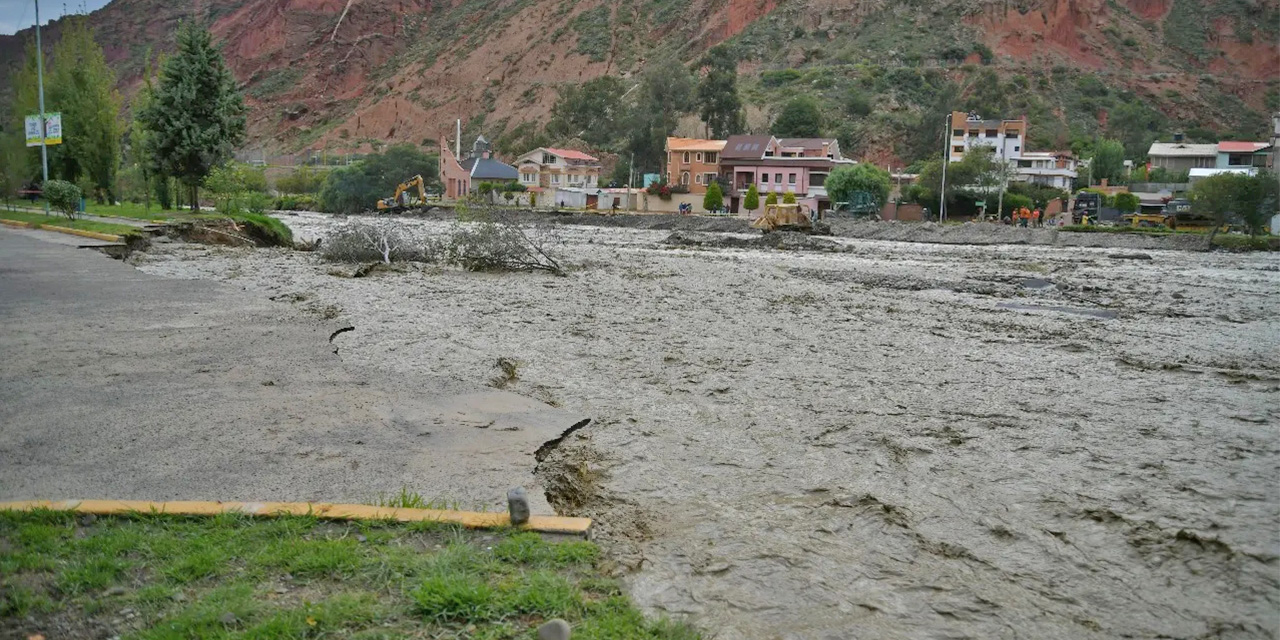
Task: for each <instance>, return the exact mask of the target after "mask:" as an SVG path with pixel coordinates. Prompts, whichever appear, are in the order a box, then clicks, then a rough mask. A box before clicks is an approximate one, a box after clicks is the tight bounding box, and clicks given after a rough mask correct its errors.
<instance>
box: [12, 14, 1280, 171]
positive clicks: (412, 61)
mask: <svg viewBox="0 0 1280 640" xmlns="http://www.w3.org/2000/svg"><path fill="white" fill-rule="evenodd" d="M175 4H186V3H169V2H164V1H162V0H115V1H114V2H112V3H111V4H109V5H108V6H106V7H105V8H103V9H101V10H99V11H97V12H95V13H94V14H93V16H92V21H93V24H94V27H95V30H96V32H97V33H98V35H99V41H100V42H101V43H103V44H104V48H105V49H106V52H107V56H108V60H109V61H110V62H111V63H112V65H113V66H114V67H115V68H116V69H117V70H118V72H119V74H120V83H121V85H122V87H123V88H124V89H125V90H126V92H128V91H129V90H131V89H132V88H133V87H134V86H135V85H136V83H137V81H138V76H139V73H140V70H141V69H142V63H143V59H144V58H145V54H146V52H147V51H148V49H149V48H150V49H154V50H155V51H165V50H167V49H168V48H170V47H171V46H172V34H173V29H174V27H175V26H176V24H177V22H178V21H179V20H180V19H183V18H189V17H190V14H191V11H192V9H191V7H190V6H189V5H188V6H182V7H179V6H174V5H175ZM199 12H200V13H199V15H200V17H201V19H204V20H208V21H209V22H210V24H211V25H212V29H213V31H214V33H215V36H216V37H217V38H218V39H219V40H220V41H221V42H222V43H223V47H224V50H225V52H226V54H227V57H228V60H229V63H230V65H231V67H232V69H233V71H234V72H235V74H236V77H237V78H238V79H239V80H240V81H241V82H242V83H244V87H245V91H246V96H247V100H248V102H249V104H250V106H251V108H252V109H251V118H250V132H251V141H250V143H249V145H248V146H249V147H251V148H260V149H265V150H269V151H272V152H297V151H301V150H304V149H318V148H328V149H334V150H342V149H367V148H369V147H370V146H373V145H376V144H378V143H382V142H390V141H408V142H413V143H424V142H429V141H431V140H434V139H436V138H437V137H439V136H440V135H442V134H445V133H447V132H448V131H450V130H451V129H452V123H453V121H454V119H455V118H461V119H462V120H463V121H464V123H467V130H468V132H469V133H470V132H478V131H480V130H483V131H484V133H486V135H488V136H489V137H490V138H491V139H493V138H496V137H499V136H501V134H502V133H503V132H504V131H506V132H510V131H512V130H513V129H515V128H516V127H517V125H518V124H519V123H522V122H527V121H529V122H544V121H545V120H546V118H547V116H548V114H549V111H550V108H551V105H552V104H553V102H554V100H555V97H556V94H557V87H558V86H560V85H562V84H564V83H570V82H582V81H584V80H587V79H590V78H592V77H595V76H598V75H602V74H617V75H622V76H624V77H629V76H630V75H631V74H633V73H635V72H637V71H638V70H639V69H641V68H642V67H643V65H644V64H645V62H646V60H648V59H651V58H652V57H653V56H654V55H656V54H658V53H659V52H663V51H672V52H676V53H678V55H679V56H680V58H681V59H683V60H686V61H692V60H695V59H696V58H697V57H698V56H699V55H700V54H701V53H702V52H704V51H705V50H706V49H707V48H709V47H710V46H712V45H715V44H718V43H722V42H724V43H727V44H728V45H730V46H733V47H735V48H736V49H737V51H738V52H739V53H740V54H741V55H742V57H743V62H742V64H741V67H740V71H741V73H742V79H741V82H740V84H741V86H742V89H743V93H744V98H745V99H746V101H747V102H748V104H749V109H748V115H749V119H748V121H749V124H750V125H751V126H752V127H753V128H755V129H763V128H767V124H768V120H769V116H770V114H771V113H772V112H773V111H774V110H775V109H776V107H777V105H778V104H779V102H781V101H783V100H785V99H787V98H788V97H789V96H791V95H794V94H795V93H797V92H806V93H812V94H815V95H817V96H819V97H820V98H821V100H822V102H823V104H824V105H825V106H826V108H827V115H828V119H829V121H830V122H829V123H828V129H829V130H830V133H832V134H836V133H839V134H840V135H841V136H842V138H845V139H846V141H847V143H848V144H850V145H852V146H854V147H856V148H857V150H858V154H859V155H862V156H865V157H868V158H871V159H875V160H877V161H882V162H896V161H903V160H911V159H913V158H916V157H919V156H920V155H922V154H923V153H924V152H925V149H928V148H930V147H929V141H930V140H929V138H930V137H931V136H932V135H933V134H932V133H929V134H928V135H925V134H922V133H920V131H921V127H922V126H923V123H925V122H932V119H933V116H934V114H935V112H938V113H940V112H941V110H942V109H944V108H949V107H950V106H955V107H957V108H961V107H964V108H981V109H982V110H984V111H987V112H990V113H995V112H997V111H999V112H1002V113H1003V114H1004V115H1010V116H1013V115H1020V114H1022V113H1026V114H1027V115H1028V116H1029V117H1031V118H1032V133H1033V136H1034V137H1035V138H1036V142H1037V143H1038V144H1039V145H1040V146H1062V145H1068V144H1070V143H1071V142H1072V140H1073V139H1074V140H1078V139H1080V138H1082V137H1089V136H1092V135H1094V134H1097V133H1099V132H1107V133H1109V134H1112V135H1122V136H1129V137H1132V138H1133V139H1132V140H1130V141H1129V143H1130V146H1131V147H1133V148H1137V147H1139V146H1141V144H1142V139H1143V138H1144V137H1155V136H1156V135H1159V134H1162V133H1167V132H1169V131H1171V130H1173V129H1175V128H1176V129H1187V130H1191V131H1194V132H1197V133H1199V134H1200V135H1203V136H1212V135H1217V134H1223V135H1232V136H1253V135H1261V133H1262V130H1263V129H1264V128H1265V126H1266V124H1267V117H1266V115H1265V114H1266V113H1267V112H1268V111H1269V110H1271V109H1275V108H1276V107H1277V105H1276V104H1274V103H1275V102H1276V100H1277V95H1278V93H1280V90H1278V89H1277V78H1280V54H1278V53H1277V50H1276V46H1275V43H1276V42H1277V41H1280V35H1278V34H1277V28H1278V27H1277V25H1280V0H939V1H927V0H908V1H905V2H903V1H899V2H893V1H890V0H790V1H788V0H614V1H611V2H601V1H599V0H582V1H577V2H575V1H573V0H383V1H376V2H375V1H373V0H350V1H348V0H222V1H213V0H204V2H203V3H202V6H201V8H200V9H199ZM57 32H58V29H57V26H56V25H55V26H54V27H53V28H51V29H49V30H48V33H49V37H48V39H47V41H49V42H52V41H54V40H56V37H57ZM24 36H25V34H19V35H18V36H12V37H0V54H3V59H6V60H11V61H12V60H16V59H17V58H19V57H20V53H21V46H22V45H21V42H22V38H23V37H24ZM851 94H860V95H862V96H863V98H864V99H866V100H869V101H870V104H871V107H872V109H871V112H870V113H869V114H868V115H865V116H863V115H861V111H860V110H857V109H854V110H849V109H847V108H846V107H847V106H848V104H847V101H848V99H849V96H850V95H851ZM851 114H852V115H851ZM854 116H856V117H854ZM1117 117H1119V120H1117ZM1117 122H1119V123H1120V124H1117ZM926 128H927V127H926ZM528 129H529V127H525V128H524V130H525V131H527V130H528ZM1121 129H1123V130H1121ZM1139 133H1141V135H1139ZM938 135H940V134H938ZM938 142H939V145H940V142H941V139H940V138H938Z"/></svg>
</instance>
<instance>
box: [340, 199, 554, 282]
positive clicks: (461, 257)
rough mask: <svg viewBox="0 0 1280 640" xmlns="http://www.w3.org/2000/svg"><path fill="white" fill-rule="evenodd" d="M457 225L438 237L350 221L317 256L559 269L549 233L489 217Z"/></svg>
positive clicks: (482, 215)
mask: <svg viewBox="0 0 1280 640" xmlns="http://www.w3.org/2000/svg"><path fill="white" fill-rule="evenodd" d="M476 217H478V218H481V219H483V220H484V221H481V222H476V223H469V224H466V225H459V226H457V227H455V228H454V229H452V230H451V231H449V232H448V233H446V234H444V235H443V236H441V237H438V238H427V239H423V240H418V239H414V238H413V237H411V236H409V235H408V234H406V233H404V232H403V231H402V230H401V229H400V227H399V226H397V225H396V224H395V223H391V222H387V221H383V222H376V223H360V222H356V223H351V224H349V225H347V226H345V227H343V228H341V229H339V230H338V232H337V233H335V234H333V235H332V236H331V237H329V238H328V239H326V240H325V241H324V243H323V245H322V247H323V248H322V249H321V257H323V258H324V259H325V260H329V261H331V262H381V263H384V264H390V263H392V262H403V261H411V262H433V263H443V264H451V265H454V266H458V267H462V268H463V269H466V270H468V271H549V272H551V273H554V274H557V275H560V274H562V273H563V269H562V268H561V266H560V263H559V261H558V260H557V259H556V258H555V256H553V255H552V254H551V252H550V250H549V249H548V246H549V245H550V238H548V237H546V236H544V235H542V234H540V233H537V232H535V233H533V234H531V233H529V231H528V230H526V229H525V228H524V227H522V226H520V225H518V224H514V223H509V222H493V221H490V220H488V219H487V218H488V216H487V212H481V213H480V214H477V216H476Z"/></svg>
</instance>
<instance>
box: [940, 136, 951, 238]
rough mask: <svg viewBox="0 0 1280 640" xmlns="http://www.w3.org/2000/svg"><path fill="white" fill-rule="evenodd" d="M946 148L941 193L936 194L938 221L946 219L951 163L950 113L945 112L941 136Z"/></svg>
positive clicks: (943, 157) (943, 158) (943, 155)
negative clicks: (949, 166)
mask: <svg viewBox="0 0 1280 640" xmlns="http://www.w3.org/2000/svg"><path fill="white" fill-rule="evenodd" d="M942 143H943V144H945V145H946V150H945V151H943V154H942V188H941V189H939V191H941V192H942V193H941V194H940V195H939V196H938V222H942V221H943V220H946V219H947V165H949V164H951V114H950V113H948V114H947V130H946V133H945V134H944V135H943V136H942Z"/></svg>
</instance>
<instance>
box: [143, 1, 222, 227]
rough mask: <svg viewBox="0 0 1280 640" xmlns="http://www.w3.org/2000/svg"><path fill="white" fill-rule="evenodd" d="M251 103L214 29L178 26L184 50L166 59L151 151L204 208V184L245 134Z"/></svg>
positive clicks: (149, 114) (151, 122)
mask: <svg viewBox="0 0 1280 640" xmlns="http://www.w3.org/2000/svg"><path fill="white" fill-rule="evenodd" d="M244 113H245V107H244V100H243V98H241V96H240V92H239V91H237V90H236V83H235V78H233V77H232V76H231V71H229V70H228V69H227V65H226V62H225V61H224V60H223V58H222V53H221V52H219V51H218V49H216V48H215V47H214V46H213V40H212V37H211V36H210V35H209V31H208V30H207V29H205V28H204V27H201V26H198V25H196V24H195V23H190V22H189V23H184V24H183V25H182V26H180V27H179V28H178V51H177V53H175V54H174V55H172V56H170V57H169V58H168V59H166V60H165V62H164V68H163V70H162V71H161V74H160V85H159V86H158V87H157V88H156V91H155V96H154V99H153V100H152V101H151V103H150V104H149V105H148V106H147V110H146V111H145V112H144V113H141V114H139V118H141V120H142V122H143V123H144V125H145V127H146V128H147V130H148V131H150V133H151V138H150V145H151V152H152V153H153V154H155V158H156V162H157V164H158V166H159V168H160V171H161V173H163V174H165V175H169V176H174V177H176V178H178V179H180V180H181V181H182V183H183V185H185V186H186V187H187V189H188V190H189V192H190V194H191V209H192V210H193V211H198V210H199V209H200V201H199V189H200V184H201V183H202V182H203V181H204V179H205V178H206V177H207V176H208V175H209V172H210V171H212V170H213V168H214V167H216V166H218V165H220V164H222V163H223V162H226V161H227V159H229V158H230V157H231V154H232V152H233V151H234V150H235V148H236V146H238V145H239V144H240V143H241V142H242V141H243V140H244V134H245V117H244Z"/></svg>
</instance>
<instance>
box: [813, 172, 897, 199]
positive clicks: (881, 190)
mask: <svg viewBox="0 0 1280 640" xmlns="http://www.w3.org/2000/svg"><path fill="white" fill-rule="evenodd" d="M825 184H826V187H827V193H829V194H831V199H832V201H834V202H852V201H853V194H855V193H857V192H859V191H865V192H867V193H869V194H871V197H872V198H874V199H875V201H876V206H877V207H883V206H884V203H886V202H888V201H889V191H890V190H891V189H892V188H893V181H892V178H891V177H890V176H889V172H888V171H885V170H884V169H881V168H880V167H877V166H876V165H874V164H867V163H862V164H856V165H854V166H852V167H836V168H835V169H834V170H833V171H832V172H831V175H829V176H827V181H826V183H825Z"/></svg>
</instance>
